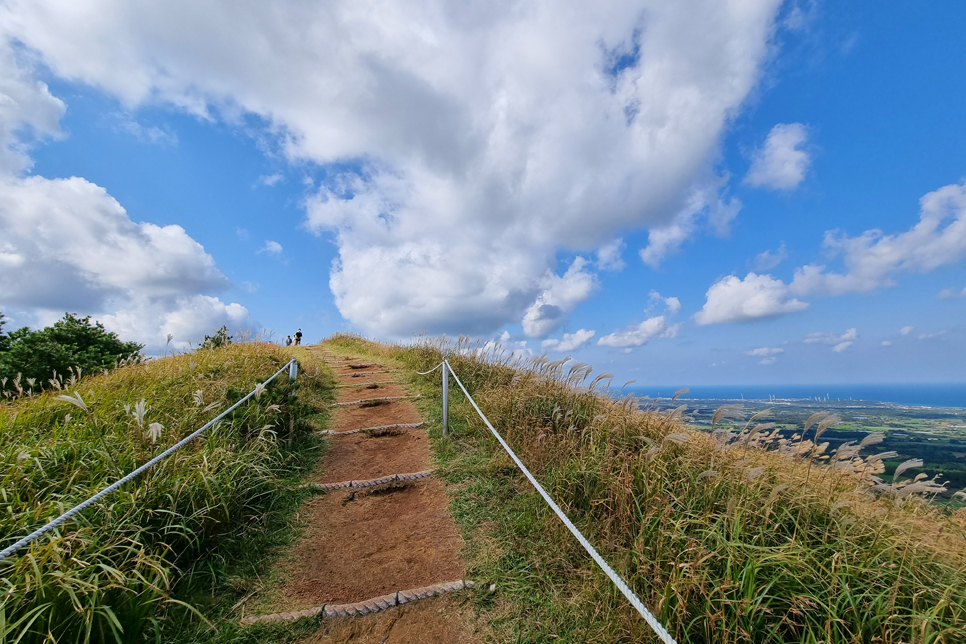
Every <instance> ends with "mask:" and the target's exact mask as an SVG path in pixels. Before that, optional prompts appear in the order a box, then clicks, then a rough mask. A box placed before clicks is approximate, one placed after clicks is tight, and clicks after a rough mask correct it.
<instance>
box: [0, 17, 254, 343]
mask: <svg viewBox="0 0 966 644" xmlns="http://www.w3.org/2000/svg"><path fill="white" fill-rule="evenodd" d="M0 11H3V9H0ZM63 111H64V105H63V103H61V102H60V100H58V99H57V98H55V97H53V96H51V95H50V93H49V91H48V89H47V86H46V85H44V84H43V83H41V82H39V81H37V80H35V78H34V70H33V68H32V67H31V66H30V64H28V61H27V60H25V59H24V54H23V52H22V51H20V50H15V49H14V48H13V47H12V46H11V44H10V43H9V42H8V41H7V39H6V38H5V37H3V36H2V35H0V240H2V241H0V310H3V311H4V313H5V314H7V315H10V316H11V317H16V318H17V319H18V323H23V324H28V325H32V326H39V325H44V324H49V323H51V322H53V321H55V320H56V319H58V318H60V317H61V316H62V315H63V313H64V311H71V312H76V313H80V314H82V315H86V314H91V315H93V316H94V317H95V318H96V319H98V320H100V321H102V322H103V323H104V325H105V326H106V327H107V328H108V329H111V330H115V331H118V332H119V333H120V335H121V337H123V338H124V339H129V340H137V341H140V342H142V343H145V344H147V345H148V346H147V348H148V350H149V351H151V350H156V349H159V348H161V347H163V346H164V344H165V342H166V336H167V334H168V333H173V334H174V335H175V337H176V338H177V341H178V342H179V343H180V344H178V345H177V346H185V345H186V344H187V342H188V341H198V340H200V339H201V337H202V336H203V334H204V333H205V332H209V333H210V332H211V331H212V330H213V328H215V327H217V326H221V325H222V324H229V325H230V326H233V325H237V326H244V325H246V324H248V323H249V316H248V311H247V310H246V309H245V308H244V307H243V306H241V305H240V304H225V303H223V302H221V300H219V299H218V298H217V297H213V296H210V295H206V294H205V293H208V292H214V291H219V290H222V289H224V288H226V287H227V286H228V280H227V279H226V278H225V276H224V275H223V274H222V273H221V272H220V271H219V270H218V269H217V268H216V267H215V263H214V260H213V259H212V258H211V256H210V255H208V253H206V252H205V250H204V248H203V247H202V246H201V244H199V243H198V242H196V241H195V240H194V239H192V238H191V237H190V236H189V235H188V234H187V233H186V232H185V230H184V229H183V228H181V227H180V226H157V225H155V224H152V223H135V222H133V221H131V219H130V217H128V214H127V212H126V211H125V210H124V208H122V207H121V205H120V204H119V203H118V202H117V201H116V200H114V198H112V197H111V196H110V195H108V194H107V191H106V190H104V188H101V187H100V186H97V185H95V184H93V183H91V182H89V181H86V180H85V179H82V178H78V177H70V178H67V179H46V178H44V177H41V176H28V177H23V176H22V173H23V171H25V170H26V169H27V168H29V167H30V165H31V161H30V158H29V156H28V152H29V143H30V142H31V141H34V140H35V139H37V138H41V137H45V136H46V137H52V136H59V134H60V131H59V124H58V120H59V118H60V116H61V115H62V113H63ZM131 123H133V124H134V125H137V124H136V123H134V122H133V121H131ZM122 125H123V121H122ZM132 127H133V126H130V127H128V129H129V130H130V129H131V128H132ZM138 127H140V126H138ZM132 133H135V134H142V135H143V136H146V137H150V136H151V135H152V133H151V131H150V130H143V129H142V130H137V131H134V132H132Z"/></svg>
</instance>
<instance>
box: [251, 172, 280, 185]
mask: <svg viewBox="0 0 966 644" xmlns="http://www.w3.org/2000/svg"><path fill="white" fill-rule="evenodd" d="M284 179H285V177H284V175H282V173H280V172H276V173H275V174H265V175H262V176H260V177H259V178H258V180H257V181H256V182H255V183H256V184H257V185H262V186H274V185H275V184H276V183H278V182H279V181H283V180H284Z"/></svg>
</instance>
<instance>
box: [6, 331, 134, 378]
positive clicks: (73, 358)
mask: <svg viewBox="0 0 966 644" xmlns="http://www.w3.org/2000/svg"><path fill="white" fill-rule="evenodd" d="M2 317H3V315H2V314H0V332H2V327H3V323H4V322H5V321H3V320H2ZM143 348H144V345H143V344H138V343H137V342H123V341H122V340H121V339H120V338H118V337H117V334H116V333H113V332H108V331H107V330H106V329H105V328H104V325H103V324H101V323H100V322H94V323H91V317H90V316H87V317H83V318H82V317H78V316H76V315H73V314H71V313H65V314H64V318H63V319H62V320H58V321H57V322H55V323H54V324H53V325H52V326H49V327H46V328H43V329H40V330H39V331H32V330H31V329H30V328H29V327H23V328H21V329H17V330H16V331H12V332H10V334H9V335H7V336H3V335H2V334H0V379H2V378H7V379H8V380H9V381H12V380H13V379H14V378H16V377H17V374H18V373H19V374H22V379H23V381H27V379H28V378H31V379H34V380H35V382H36V384H35V385H34V387H33V390H34V391H37V390H39V389H40V388H41V387H43V386H45V385H47V380H48V379H49V378H52V377H53V373H54V371H55V370H56V371H57V373H58V374H61V375H64V374H67V371H68V368H69V367H79V368H80V369H81V371H82V372H84V373H92V372H95V371H101V370H104V369H110V368H111V367H113V366H114V365H115V364H117V362H118V360H123V359H126V358H130V357H131V356H140V354H141V349H143ZM9 386H10V385H9V383H8V384H7V385H6V387H7V388H9ZM25 387H26V386H25Z"/></svg>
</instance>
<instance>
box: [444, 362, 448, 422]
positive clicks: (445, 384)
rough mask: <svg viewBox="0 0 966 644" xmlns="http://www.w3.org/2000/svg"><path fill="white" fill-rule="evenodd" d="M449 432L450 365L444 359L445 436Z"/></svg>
mask: <svg viewBox="0 0 966 644" xmlns="http://www.w3.org/2000/svg"><path fill="white" fill-rule="evenodd" d="M448 430H449V363H448V362H446V360H445V359H443V436H446V432H447V431H448Z"/></svg>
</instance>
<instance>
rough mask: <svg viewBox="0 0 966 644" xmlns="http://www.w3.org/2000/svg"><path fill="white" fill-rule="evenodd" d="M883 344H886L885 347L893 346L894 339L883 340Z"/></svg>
mask: <svg viewBox="0 0 966 644" xmlns="http://www.w3.org/2000/svg"><path fill="white" fill-rule="evenodd" d="M882 346H884V347H891V346H892V341H891V340H883V341H882Z"/></svg>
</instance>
